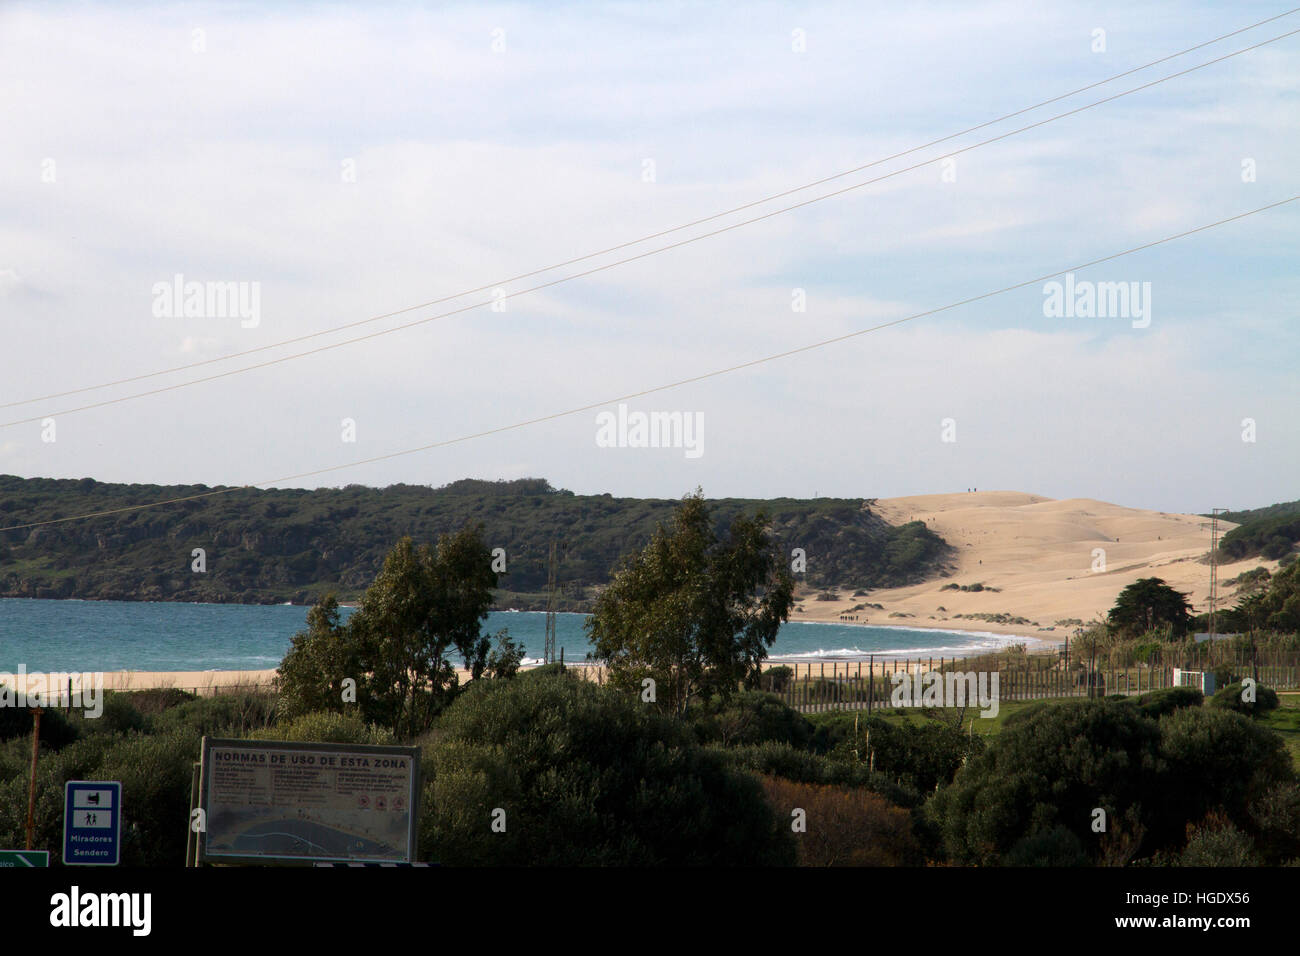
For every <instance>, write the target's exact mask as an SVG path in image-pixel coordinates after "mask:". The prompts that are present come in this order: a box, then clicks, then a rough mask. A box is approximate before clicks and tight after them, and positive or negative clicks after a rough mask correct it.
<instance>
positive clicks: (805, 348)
mask: <svg viewBox="0 0 1300 956" xmlns="http://www.w3.org/2000/svg"><path fill="white" fill-rule="evenodd" d="M1298 199H1300V194H1297V195H1295V196H1289V197H1287V198H1286V199H1280V200H1278V201H1277V202H1272V203H1269V204H1268V205H1266V206H1260V207H1258V208H1256V209H1251V210H1248V211H1247V212H1243V213H1238V214H1237V215H1235V216H1229V217H1228V218H1227V219H1219V220H1217V221H1215V222H1210V223H1206V224H1205V225H1203V226H1197V227H1195V228H1194V229H1188V230H1185V231H1184V232H1179V233H1175V234H1174V235H1172V236H1165V237H1164V238H1163V239H1156V240H1153V241H1152V242H1147V243H1143V244H1142V245H1140V246H1134V247H1132V248H1131V249H1125V250H1123V251H1122V252H1116V253H1112V254H1111V255H1108V256H1102V257H1101V258H1099V259H1092V260H1090V261H1088V262H1081V263H1078V264H1077V265H1073V266H1067V267H1066V268H1064V269H1058V270H1056V271H1055V272H1049V273H1046V274H1044V275H1041V276H1036V277H1035V278H1033V279H1026V280H1024V281H1023V282H1017V283H1015V284H1014V285H1008V286H1003V287H1002V288H1000V289H995V290H993V291H992V292H984V293H981V294H979V295H975V296H971V297H970V298H967V299H961V300H959V301H957V302H950V303H948V304H947V305H941V306H938V307H937V308H934V309H927V310H926V311H924V312H915V313H913V314H912V315H907V316H904V317H902V318H900V319H893V320H892V321H889V322H882V323H881V324H880V325H873V326H871V327H870V328H865V329H859V330H857V331H856V332H847V333H845V334H844V335H837V336H835V337H834V338H829V339H822V340H821V341H819V342H813V343H811V344H809V345H801V346H799V347H798V348H793V349H787V350H786V351H784V352H776V353H774V354H772V355H766V356H763V357H762V358H757V359H751V360H750V361H748V362H741V363H740V364H738V365H731V366H728V367H727V368H722V369H716V370H714V371H712V372H705V373H703V374H701V375H693V376H691V377H689V378H683V379H678V380H677V381H675V382H669V383H667V384H666V385H656V386H653V387H651V388H646V389H642V390H641V391H638V392H629V393H627V394H625V395H618V396H615V397H612V398H605V399H601V400H600V401H598V402H591V403H589V404H587V405H580V406H578V407H577V408H570V409H568V410H566V411H562V412H554V413H552V414H549V415H542V416H539V417H537V418H530V419H526V420H524V421H520V422H514V423H513V424H510V425H500V426H498V427H496V428H489V429H487V430H485V431H481V432H474V433H472V434H469V435H461V436H459V437H457V438H447V439H444V440H442V441H436V442H430V443H428V444H426V445H419V446H417V447H415V448H407V449H404V450H402V451H394V452H389V453H387V454H384V455H375V456H373V457H371V458H363V459H360V460H357V461H350V462H345V463H343V464H341V465H330V466H329V467H326V468H318V469H316V470H315V471H304V472H299V473H298V474H296V475H283V476H281V477H279V478H266V479H263V480H261V481H255V482H250V483H249V484H246V485H236V486H232V487H228V488H217V489H214V490H212V491H205V492H201V493H199V494H194V495H184V496H181V497H177V498H165V499H163V500H161V501H151V502H146V503H144V504H140V505H129V506H126V507H123V508H112V509H109V510H106V511H94V512H88V513H86V514H80V515H70V516H67V517H63V518H50V519H48V520H46V521H34V522H31V523H29V524H20V525H11V526H10V527H8V528H0V534H3V533H5V532H8V531H24V530H26V529H28V528H40V527H44V526H46V525H52V524H62V523H64V522H67V521H81V520H84V519H87V518H102V517H105V516H107V515H115V514H124V513H126V512H130V511H142V510H145V509H147V508H158V507H161V506H163V505H171V504H180V503H183V502H187V501H197V500H200V499H202V498H211V497H214V496H216V495H226V494H230V493H231V492H235V491H246V490H249V489H253V488H257V487H258V486H260V485H273V484H279V483H281V482H285V481H297V480H299V479H302V478H313V477H316V476H317V475H324V474H329V473H331V472H335V471H343V470H344V469H347V468H356V467H358V466H360V465H370V464H374V463H376V462H380V461H388V460H390V459H393V458H401V457H404V456H406V455H414V454H416V453H418V452H422V451H431V450H432V449H434V448H445V447H446V446H448V445H457V444H461V443H462V442H467V441H471V440H473V439H475V438H486V437H488V436H489V435H499V434H501V433H502V432H508V431H515V430H517V429H520V428H526V427H528V426H530V425H539V424H541V423H543V422H549V421H555V420H556V419H559V418H567V417H569V416H571V415H579V414H581V413H582V412H589V411H592V410H594V409H597V408H601V407H603V406H605V405H611V404H613V403H615V402H625V401H629V400H630V399H634V398H642V397H644V396H646V395H653V394H655V393H656V392H665V391H668V390H669V389H673V388H680V387H682V386H684V385H691V384H694V383H695V382H702V381H705V380H707V379H711V378H717V377H719V376H721V375H727V374H730V373H731V372H738V371H741V370H743V369H747V368H754V367H755V366H758V365H764V364H766V363H768V362H774V361H776V360H778V359H783V358H789V357H790V356H792V355H799V354H801V353H803V352H811V351H813V350H814V349H819V348H824V347H826V346H828V345H835V344H838V343H840V342H845V341H847V340H849V339H853V338H857V337H858V336H861V335H867V334H869V333H871V332H878V331H880V330H881V329H887V328H890V327H891V326H895V325H902V324H903V323H904V322H911V321H913V320H915V319H920V318H924V317H926V316H930V315H937V314H938V313H940V312H947V311H949V310H951V309H955V308H958V307H960V306H963V305H969V304H971V303H972V302H979V301H980V300H982V299H988V298H992V297H993V296H997V295H1003V294H1005V293H1007V292H1012V291H1014V290H1016V289H1023V288H1025V287H1026V286H1031V285H1036V284H1037V283H1039V282H1045V281H1046V280H1048V279H1053V278H1056V277H1057V276H1062V275H1065V274H1066V273H1067V272H1078V271H1080V270H1083V269H1087V268H1089V267H1091V266H1095V265H1100V264H1101V263H1103V262H1110V261H1112V260H1114V259H1119V258H1122V257H1124V256H1128V255H1132V254H1133V253H1135V252H1141V251H1143V250H1145V249H1151V248H1154V247H1155V246H1159V245H1164V244H1165V243H1167V242H1173V241H1174V240H1176V239H1183V238H1186V237H1187V236H1191V235H1195V234H1196V233H1198V232H1205V231H1206V230H1207V229H1214V228H1216V227H1217V226H1222V225H1226V224H1227V223H1230V222H1236V221H1237V220H1239V219H1245V218H1247V217H1248V216H1254V215H1256V214H1258V213H1261V212H1265V211H1267V210H1269V209H1276V208H1277V207H1279V206H1284V205H1286V204H1287V203H1291V202H1295V201H1296V200H1298Z"/></svg>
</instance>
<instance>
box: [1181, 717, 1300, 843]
mask: <svg viewBox="0 0 1300 956" xmlns="http://www.w3.org/2000/svg"><path fill="white" fill-rule="evenodd" d="M1160 734H1161V741H1160V750H1161V753H1162V755H1163V757H1164V759H1165V761H1166V764H1167V767H1166V771H1165V773H1164V774H1163V777H1164V779H1165V786H1164V794H1163V796H1162V798H1161V816H1160V822H1161V823H1162V824H1163V825H1164V827H1165V828H1166V829H1165V832H1164V833H1163V837H1164V838H1165V839H1166V840H1168V842H1169V843H1173V842H1174V841H1175V840H1176V839H1177V838H1178V837H1181V836H1182V835H1183V833H1184V832H1185V825H1186V823H1189V822H1194V821H1199V820H1203V819H1204V818H1205V817H1206V816H1207V815H1208V814H1209V813H1211V812H1215V811H1220V812H1222V813H1224V814H1225V815H1226V817H1227V819H1228V820H1229V821H1231V822H1232V823H1233V824H1235V825H1237V826H1239V827H1242V828H1246V827H1249V826H1250V825H1251V820H1250V813H1249V808H1250V806H1251V805H1252V804H1254V803H1255V801H1256V800H1258V799H1259V798H1260V797H1262V796H1264V795H1265V794H1266V793H1267V792H1268V791H1269V790H1270V789H1271V788H1272V787H1273V786H1274V785H1276V784H1281V783H1289V782H1291V781H1292V779H1293V776H1292V771H1291V760H1290V756H1289V755H1288V754H1287V752H1286V746H1285V744H1284V743H1283V742H1282V738H1280V737H1279V736H1278V735H1277V734H1275V733H1273V732H1272V731H1270V730H1268V729H1267V728H1265V727H1263V726H1261V725H1259V724H1257V723H1255V722H1254V721H1252V720H1250V719H1249V718H1248V717H1245V716H1243V715H1241V714H1237V713H1233V712H1232V711H1225V710H1210V709H1208V708H1205V709H1200V710H1192V709H1183V710H1179V711H1176V712H1175V713H1173V714H1170V715H1169V716H1168V717H1165V718H1164V719H1163V720H1161V721H1160Z"/></svg>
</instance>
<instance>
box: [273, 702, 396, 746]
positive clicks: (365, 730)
mask: <svg viewBox="0 0 1300 956" xmlns="http://www.w3.org/2000/svg"><path fill="white" fill-rule="evenodd" d="M248 739H249V740H292V741H303V742H307V743H323V744H324V743H329V744H368V745H381V746H382V745H385V744H392V743H394V742H395V738H394V737H393V735H392V733H390V732H389V731H387V730H385V729H384V728H382V727H377V726H375V725H374V724H367V723H366V722H365V721H364V720H362V719H361V717H360V716H359V715H356V714H336V713H334V712H333V711H328V710H318V711H316V712H314V713H310V714H303V715H302V716H301V717H297V718H295V719H294V720H291V721H289V722H287V723H284V724H276V725H275V726H272V727H263V728H261V729H260V730H254V731H252V732H251V733H249V734H248Z"/></svg>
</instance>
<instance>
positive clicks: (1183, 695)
mask: <svg viewBox="0 0 1300 956" xmlns="http://www.w3.org/2000/svg"><path fill="white" fill-rule="evenodd" d="M1204 700H1205V695H1204V694H1202V693H1201V692H1200V691H1199V690H1197V689H1196V688H1195V687H1164V688H1161V689H1160V690H1153V691H1151V692H1150V693H1147V694H1143V695H1142V696H1141V697H1139V698H1138V699H1137V706H1138V710H1140V711H1141V712H1142V713H1143V714H1144V715H1145V716H1147V717H1151V718H1154V719H1159V718H1161V717H1163V716H1165V715H1166V714H1172V713H1173V712H1174V711H1176V710H1179V709H1181V708H1183V707H1200V706H1201V704H1202V703H1203V702H1204Z"/></svg>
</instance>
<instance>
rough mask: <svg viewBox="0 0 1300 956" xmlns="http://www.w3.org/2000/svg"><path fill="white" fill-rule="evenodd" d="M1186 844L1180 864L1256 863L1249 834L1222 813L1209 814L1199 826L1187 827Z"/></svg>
mask: <svg viewBox="0 0 1300 956" xmlns="http://www.w3.org/2000/svg"><path fill="white" fill-rule="evenodd" d="M1187 829H1188V834H1187V846H1186V848H1184V850H1183V852H1182V855H1181V856H1180V857H1179V858H1178V864H1179V865H1180V866H1259V864H1260V859H1259V854H1258V853H1256V852H1255V844H1254V841H1253V840H1251V838H1250V835H1249V834H1248V833H1245V832H1243V831H1241V830H1238V829H1237V828H1236V827H1235V826H1233V825H1232V823H1231V822H1230V821H1228V820H1226V819H1224V818H1223V817H1221V816H1219V817H1212V818H1210V819H1209V820H1207V822H1206V823H1205V824H1204V825H1203V826H1200V827H1191V826H1189V827H1188V828H1187Z"/></svg>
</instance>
